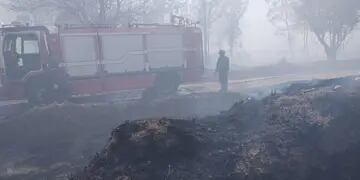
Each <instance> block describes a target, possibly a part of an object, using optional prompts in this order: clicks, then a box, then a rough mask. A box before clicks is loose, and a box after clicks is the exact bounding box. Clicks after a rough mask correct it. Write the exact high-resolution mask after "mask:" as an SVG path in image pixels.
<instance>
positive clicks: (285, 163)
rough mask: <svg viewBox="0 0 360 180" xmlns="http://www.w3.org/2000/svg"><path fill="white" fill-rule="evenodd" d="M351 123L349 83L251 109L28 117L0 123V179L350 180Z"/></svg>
mask: <svg viewBox="0 0 360 180" xmlns="http://www.w3.org/2000/svg"><path fill="white" fill-rule="evenodd" d="M235 102H237V103H236V104H235V105H233V106H232V104H233V103H235ZM231 106H232V107H231ZM225 109H229V110H227V111H223V110H225ZM221 111H223V112H221ZM220 112H221V113H220ZM216 114H217V115H216ZM199 115H200V116H199ZM206 115H212V116H206ZM149 117H152V118H149ZM163 117H167V118H163ZM359 117H360V80H356V78H354V77H348V78H341V79H332V80H325V81H309V82H302V83H296V84H293V85H291V86H290V87H289V88H287V90H285V91H283V93H282V94H275V93H274V94H272V95H271V96H268V97H266V98H264V99H260V100H258V99H251V98H247V99H246V100H240V97H239V95H236V94H227V95H225V94H217V93H213V94H198V95H189V96H181V97H171V98H165V99H162V100H158V101H156V102H151V103H148V104H137V103H134V104H131V105H127V106H123V105H118V104H105V105H104V104H103V105H91V104H90V105H75V104H63V105H52V106H47V107H42V108H33V109H31V110H28V111H26V112H25V113H22V114H18V115H13V116H11V117H8V118H9V119H10V120H7V121H4V122H3V123H2V124H0V147H1V149H0V159H1V160H2V161H1V164H0V169H1V174H4V175H3V176H2V177H1V178H2V179H9V180H12V179H15V180H17V179H30V180H32V179H71V180H93V179H94V180H95V179H96V180H113V179H118V180H130V179H135V180H153V179H166V180H172V179H174V180H178V179H188V180H203V179H204V180H205V179H216V180H235V179H236V180H242V179H246V180H289V179H294V180H307V179H314V180H322V179H324V180H325V179H326V180H357V179H359V176H360V173H359V172H358V170H357V169H358V167H359V165H360V156H359V154H360V121H359V119H360V118H359ZM136 119H145V120H136ZM119 124H120V125H119ZM110 132H111V133H110ZM109 137H110V138H109ZM96 152H98V153H96ZM86 164H87V165H86ZM84 167H85V168H84ZM5 175H7V176H5Z"/></svg>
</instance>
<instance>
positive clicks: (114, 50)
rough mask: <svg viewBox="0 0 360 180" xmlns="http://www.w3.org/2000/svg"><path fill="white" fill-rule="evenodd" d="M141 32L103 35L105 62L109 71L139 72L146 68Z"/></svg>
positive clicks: (105, 66)
mask: <svg viewBox="0 0 360 180" xmlns="http://www.w3.org/2000/svg"><path fill="white" fill-rule="evenodd" d="M142 37H143V36H142V35H141V34H113V35H106V34H105V35H101V39H102V49H103V64H104V68H105V71H106V72H108V73H126V72H139V71H143V70H144V68H145V58H144V45H143V44H144V43H143V38H142Z"/></svg>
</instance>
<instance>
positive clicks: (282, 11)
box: [265, 0, 299, 56]
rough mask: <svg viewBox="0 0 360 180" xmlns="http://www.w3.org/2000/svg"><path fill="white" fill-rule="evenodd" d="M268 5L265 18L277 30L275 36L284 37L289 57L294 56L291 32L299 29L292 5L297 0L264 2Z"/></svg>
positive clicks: (270, 0)
mask: <svg viewBox="0 0 360 180" xmlns="http://www.w3.org/2000/svg"><path fill="white" fill-rule="evenodd" d="M265 1H266V2H267V3H268V4H269V11H268V13H267V16H268V18H269V20H270V22H271V23H272V24H273V25H274V26H275V27H276V28H277V34H280V35H284V34H285V35H286V36H287V41H288V47H289V51H290V54H291V56H294V49H293V38H292V31H293V30H294V28H295V27H299V26H298V24H299V21H298V20H297V19H296V15H295V11H294V5H295V4H296V3H298V0H265Z"/></svg>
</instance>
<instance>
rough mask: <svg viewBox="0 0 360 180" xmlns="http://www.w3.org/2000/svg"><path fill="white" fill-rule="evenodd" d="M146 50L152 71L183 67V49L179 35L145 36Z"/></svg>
mask: <svg viewBox="0 0 360 180" xmlns="http://www.w3.org/2000/svg"><path fill="white" fill-rule="evenodd" d="M147 48H148V57H149V63H150V67H151V68H152V69H158V68H168V67H171V68H173V67H183V66H184V63H185V61H184V58H183V56H184V49H183V40H182V35H181V34H150V35H147Z"/></svg>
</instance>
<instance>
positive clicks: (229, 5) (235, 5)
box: [222, 0, 249, 54]
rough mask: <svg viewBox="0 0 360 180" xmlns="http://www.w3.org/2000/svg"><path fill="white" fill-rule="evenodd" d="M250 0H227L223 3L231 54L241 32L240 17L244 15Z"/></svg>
mask: <svg viewBox="0 0 360 180" xmlns="http://www.w3.org/2000/svg"><path fill="white" fill-rule="evenodd" d="M248 3H249V1H248V0H227V1H225V4H223V6H224V7H223V8H222V9H223V11H224V14H223V17H224V18H225V20H226V21H227V26H226V27H225V31H226V32H227V33H226V36H227V42H228V44H229V47H230V54H233V51H234V47H235V45H236V43H237V41H238V38H239V36H240V34H241V29H240V19H241V17H242V16H243V15H244V13H245V11H246V8H247V6H248Z"/></svg>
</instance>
